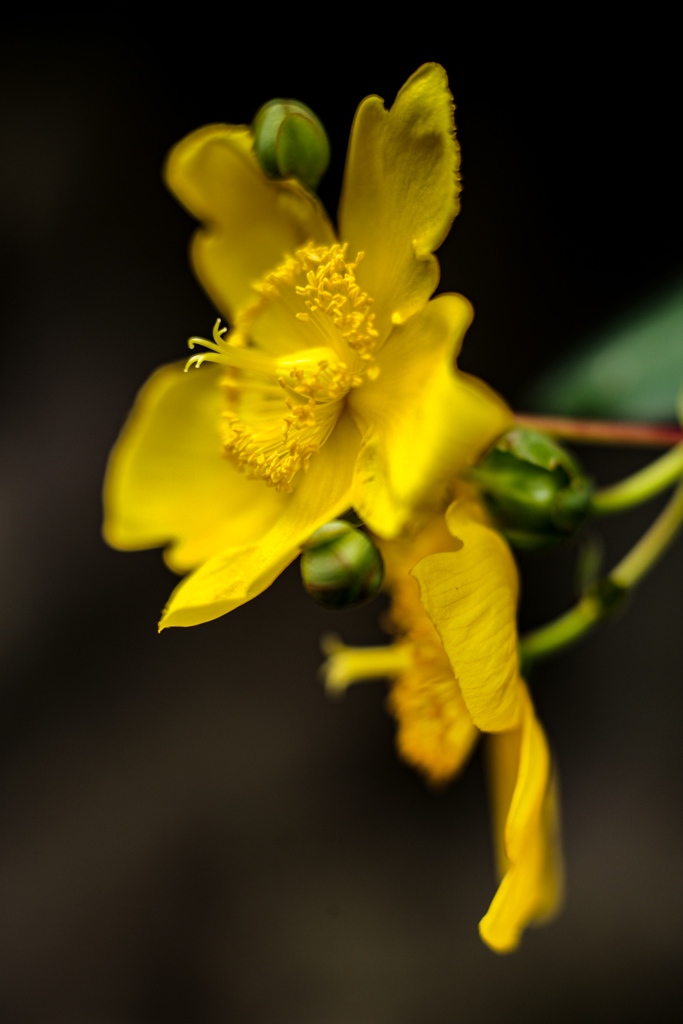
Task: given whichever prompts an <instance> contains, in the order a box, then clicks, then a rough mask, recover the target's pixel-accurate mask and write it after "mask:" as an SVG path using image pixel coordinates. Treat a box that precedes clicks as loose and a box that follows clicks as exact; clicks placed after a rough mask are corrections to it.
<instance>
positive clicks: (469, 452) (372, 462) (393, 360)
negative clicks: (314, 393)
mask: <svg viewBox="0 0 683 1024" xmlns="http://www.w3.org/2000/svg"><path fill="white" fill-rule="evenodd" d="M471 315H472V313H471V307H470V305H469V303H468V302H467V300H466V299H463V298H462V296H460V295H440V296H439V297H438V298H437V299H434V300H433V301H432V302H430V303H429V304H428V305H427V306H426V307H425V308H424V310H423V311H422V312H421V313H419V314H417V315H416V316H414V317H412V318H411V319H410V320H409V321H408V323H406V324H405V325H403V326H401V327H397V328H395V329H394V330H393V331H392V333H391V336H390V337H389V339H388V341H387V343H386V345H385V346H384V347H383V348H382V350H381V351H380V353H379V355H378V365H379V367H380V373H379V377H378V379H377V380H376V381H375V382H373V383H369V384H365V385H364V386H363V387H361V388H358V390H357V391H355V392H353V393H352V395H351V396H350V397H349V404H350V407H351V411H352V414H353V415H354V417H355V418H356V421H357V422H358V425H359V428H360V431H361V434H363V436H364V443H363V448H362V451H361V454H360V458H359V460H358V473H359V480H360V483H361V490H360V493H359V499H358V500H359V506H358V511H359V513H360V515H361V516H362V517H363V519H364V520H365V522H367V523H368V525H369V526H370V528H371V529H372V530H374V531H375V532H376V533H378V534H379V535H380V536H382V537H387V538H392V537H396V536H397V535H398V534H399V533H400V532H401V531H402V530H403V529H404V528H405V527H406V525H408V524H409V523H410V522H411V521H412V520H414V517H415V516H416V515H420V514H423V515H424V514H425V513H427V512H428V511H429V510H430V508H431V507H432V506H435V505H438V504H439V503H440V501H441V500H442V498H443V494H444V490H445V487H446V486H447V484H448V483H450V481H452V480H453V478H454V477H455V476H456V475H457V474H458V473H462V472H463V470H465V469H466V468H467V467H469V466H470V465H472V464H473V463H474V462H475V461H476V460H477V459H478V458H479V456H480V455H481V454H482V452H483V451H484V450H485V449H486V448H487V447H488V446H489V445H490V444H491V443H492V441H494V440H495V438H496V437H498V436H499V435H500V434H501V433H503V432H504V430H505V428H506V427H507V425H508V423H509V422H510V421H511V413H510V411H509V409H508V408H507V406H506V405H505V403H504V402H503V401H502V399H500V398H499V397H498V396H497V395H496V394H495V392H493V391H491V389H490V388H488V387H487V386H486V385H485V384H483V383H482V382H481V381H479V380H477V379H476V378H475V377H470V376H468V375H467V374H463V373H460V372H459V371H458V370H456V369H455V368H454V365H453V361H454V357H455V354H456V352H457V350H458V348H459V347H460V342H461V341H462V337H463V335H464V333H465V330H466V329H467V327H468V325H469V323H470V320H471Z"/></svg>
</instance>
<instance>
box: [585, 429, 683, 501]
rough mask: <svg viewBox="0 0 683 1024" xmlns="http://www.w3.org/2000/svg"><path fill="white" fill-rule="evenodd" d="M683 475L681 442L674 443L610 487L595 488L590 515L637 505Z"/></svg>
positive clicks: (682, 445)
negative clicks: (664, 451)
mask: <svg viewBox="0 0 683 1024" xmlns="http://www.w3.org/2000/svg"><path fill="white" fill-rule="evenodd" d="M681 477H683V444H678V445H676V447H675V448H672V449H671V450H670V451H668V452H666V453H665V454H664V455H662V456H660V458H658V459H655V461H654V462H651V463H650V465H649V466H646V467H645V468H644V469H641V470H639V471H638V472H637V473H634V474H633V475H632V476H629V477H626V479H625V480H621V481H620V482H619V483H618V484H614V485H613V486H612V487H605V488H603V489H602V490H600V491H597V492H596V493H595V494H594V495H593V498H592V499H591V505H590V511H591V512H592V513H593V515H597V516H608V515H611V514H612V513H613V512H622V511H623V510H624V509H627V508H632V507H633V506H634V505H640V504H641V503H642V502H643V501H648V500H649V499H650V498H653V497H654V496H655V495H656V494H659V492H660V491H663V490H665V489H666V488H667V487H671V486H672V484H675V483H676V481H677V480H680V479H681Z"/></svg>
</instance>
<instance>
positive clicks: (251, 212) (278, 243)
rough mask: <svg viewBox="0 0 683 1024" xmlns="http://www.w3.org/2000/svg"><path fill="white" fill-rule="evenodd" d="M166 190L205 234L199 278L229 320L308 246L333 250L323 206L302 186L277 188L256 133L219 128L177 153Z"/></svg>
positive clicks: (198, 244)
mask: <svg viewBox="0 0 683 1024" xmlns="http://www.w3.org/2000/svg"><path fill="white" fill-rule="evenodd" d="M166 183H167V184H168V187H169V188H170V189H171V191H172V192H173V193H174V194H175V195H176V196H177V198H178V199H179V200H180V202H181V203H183V205H184V206H186V207H187V209H188V210H189V211H190V213H192V214H193V215H194V216H195V217H196V218H197V220H200V221H202V223H203V224H204V227H203V228H200V230H199V231H197V233H196V234H195V236H194V240H193V243H192V261H193V264H194V269H195V271H196V274H197V277H198V278H199V280H200V281H201V283H202V285H203V286H204V288H205V289H206V291H207V292H208V294H209V296H210V297H211V299H212V300H213V302H214V303H215V305H216V308H217V309H218V310H220V312H221V313H222V314H223V316H225V317H227V318H228V319H229V320H232V319H234V315H235V313H236V312H237V310H239V309H240V308H242V307H243V306H244V305H245V304H246V303H248V302H250V301H252V300H253V299H254V298H255V293H254V291H253V289H252V285H253V284H255V283H256V282H257V281H258V280H260V278H262V277H263V276H264V274H265V273H266V272H267V271H269V270H272V269H274V268H275V267H276V266H277V265H278V264H280V263H281V262H282V259H283V257H284V255H285V253H291V252H293V251H294V249H297V248H298V247H299V246H301V245H303V244H304V243H305V242H307V241H312V242H316V243H317V244H319V245H322V244H327V245H329V244H331V243H332V242H333V241H334V231H333V230H332V227H331V225H330V223H329V221H328V219H327V216H326V214H325V211H324V210H323V208H322V206H321V205H320V203H319V202H318V200H317V199H316V198H315V197H314V196H312V195H311V194H310V193H308V192H307V191H306V190H305V189H304V188H302V187H301V185H299V184H298V183H297V182H296V181H293V180H289V181H273V180H272V179H270V178H267V177H266V175H265V174H264V172H263V171H262V170H261V168H260V166H259V164H258V162H257V160H256V157H255V156H254V154H253V151H252V137H251V130H250V129H249V128H246V127H235V126H233V125H225V124H214V125H207V127H205V128H200V129H199V130H198V131H195V132H192V134H190V135H188V136H187V137H186V138H185V139H183V140H182V141H181V142H179V143H178V144H177V145H176V146H174V147H173V149H172V150H171V152H170V154H169V157H168V161H167V164H166Z"/></svg>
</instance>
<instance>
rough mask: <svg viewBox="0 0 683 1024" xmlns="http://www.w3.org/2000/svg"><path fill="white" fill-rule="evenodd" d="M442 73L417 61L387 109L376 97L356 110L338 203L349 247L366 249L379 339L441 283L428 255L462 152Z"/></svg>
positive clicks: (447, 210) (454, 201) (447, 217)
mask: <svg viewBox="0 0 683 1024" xmlns="http://www.w3.org/2000/svg"><path fill="white" fill-rule="evenodd" d="M454 132H455V126H454V123H453V98H452V96H451V94H450V92H449V91H448V78H447V76H446V72H445V71H444V69H443V68H442V67H440V66H439V65H438V64H423V66H422V67H421V68H419V69H418V70H417V71H416V72H415V74H414V75H412V76H411V77H410V78H409V79H408V81H407V82H406V83H405V85H404V86H403V88H402V89H401V90H400V92H399V93H398V95H397V97H396V100H395V102H394V104H393V106H392V107H391V110H390V111H387V110H385V108H384V104H383V101H382V100H381V99H380V98H379V97H378V96H368V97H367V99H365V100H364V101H363V102H362V103H361V105H360V106H359V108H358V111H357V113H356V118H355V120H354V123H353V128H352V130H351V138H350V141H349V150H348V156H347V162H346V172H345V177H344V188H343V192H342V199H341V204H340V208H339V228H340V237H341V238H342V239H343V240H344V241H348V243H349V252H350V253H351V254H352V255H354V254H355V253H356V252H358V251H364V252H365V253H366V258H365V260H364V261H363V262H362V263H361V264H360V266H359V268H358V280H359V282H360V284H361V286H362V287H363V288H364V289H365V290H366V291H367V292H368V294H369V295H372V296H373V297H374V299H375V306H374V310H375V312H376V314H377V326H378V328H379V329H380V333H381V338H384V337H385V336H386V332H387V330H388V329H389V325H390V324H391V323H392V322H393V323H401V322H403V321H404V320H406V318H407V317H409V316H410V315H411V314H413V313H415V312H416V311H417V310H418V309H420V308H421V307H422V306H423V305H424V303H425V302H426V301H427V300H428V299H429V297H430V295H432V293H433V292H434V289H435V288H436V286H437V284H438V281H439V265H438V263H437V261H436V259H435V258H434V257H433V256H432V255H431V253H433V252H434V250H435V249H437V248H438V246H439V245H441V243H442V242H443V240H444V238H445V237H446V235H447V233H448V229H449V227H450V225H451V222H452V221H453V218H454V217H455V215H456V213H457V211H458V192H459V178H458V167H459V163H460V156H459V151H458V146H457V143H456V141H455V134H454Z"/></svg>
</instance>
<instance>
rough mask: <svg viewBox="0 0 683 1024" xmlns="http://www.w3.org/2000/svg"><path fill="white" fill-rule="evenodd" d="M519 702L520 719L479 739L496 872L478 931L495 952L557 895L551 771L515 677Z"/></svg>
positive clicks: (514, 941)
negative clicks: (485, 759)
mask: <svg viewBox="0 0 683 1024" xmlns="http://www.w3.org/2000/svg"><path fill="white" fill-rule="evenodd" d="M520 702H521V705H522V717H521V722H520V725H519V726H518V727H517V728H516V729H513V730H511V731H509V732H502V733H496V734H495V735H493V736H490V737H489V738H488V740H487V754H488V759H489V763H490V777H491V787H492V801H493V820H494V835H495V839H496V845H497V848H498V861H499V870H500V875H501V878H502V880H501V883H500V886H499V887H498V891H497V892H496V895H495V896H494V898H493V901H492V903H491V906H490V907H489V909H488V912H487V914H486V915H485V916H484V918H483V919H482V920H481V922H480V924H479V932H480V934H481V937H482V939H483V940H484V942H486V943H487V945H489V946H490V947H491V948H492V949H494V950H495V951H496V952H498V953H508V952H511V951H512V950H514V949H515V948H516V947H517V946H518V945H519V941H520V939H521V936H522V932H523V930H524V928H526V927H527V925H530V924H541V923H542V922H543V921H546V920H548V918H549V917H551V916H552V915H553V914H554V913H556V912H557V910H558V909H559V906H560V903H561V901H562V888H563V873H562V856H561V851H560V844H559V823H558V818H559V816H558V801H557V784H556V779H555V776H554V773H553V769H552V765H551V762H550V754H549V751H548V744H547V741H546V738H545V734H544V732H543V730H542V728H541V726H540V724H539V722H538V720H537V718H536V716H535V714H534V709H533V705H532V703H531V699H530V697H529V694H528V692H527V689H526V687H525V686H524V684H523V683H520Z"/></svg>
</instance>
